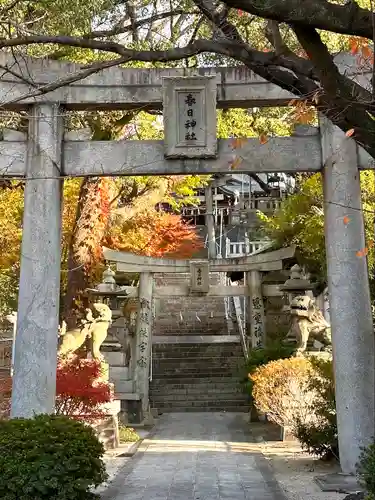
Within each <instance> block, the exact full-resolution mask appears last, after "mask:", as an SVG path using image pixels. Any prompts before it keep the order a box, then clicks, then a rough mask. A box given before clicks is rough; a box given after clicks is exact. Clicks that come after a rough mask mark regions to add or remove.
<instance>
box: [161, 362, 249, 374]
mask: <svg viewBox="0 0 375 500" xmlns="http://www.w3.org/2000/svg"><path fill="white" fill-rule="evenodd" d="M243 366H244V365H243V364H241V363H239V362H236V361H233V362H230V361H227V360H226V361H218V362H212V361H211V362H208V361H207V362H206V363H205V362H200V361H198V360H196V361H192V360H191V361H181V362H178V361H174V362H170V363H156V362H155V363H152V369H153V370H154V372H164V371H168V370H175V369H178V370H188V371H197V370H202V371H208V370H222V371H229V372H230V373H232V372H233V371H236V370H237V371H239V370H240V369H241V368H242V367H243Z"/></svg>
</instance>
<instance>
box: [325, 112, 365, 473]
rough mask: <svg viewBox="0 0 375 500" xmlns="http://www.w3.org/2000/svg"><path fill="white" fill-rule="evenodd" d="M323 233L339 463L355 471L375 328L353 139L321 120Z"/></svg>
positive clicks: (361, 443)
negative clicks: (374, 326)
mask: <svg viewBox="0 0 375 500" xmlns="http://www.w3.org/2000/svg"><path fill="white" fill-rule="evenodd" d="M321 131H322V149H323V162H324V212H325V239H326V253H327V267H328V289H329V297H330V319H331V327H332V347H333V363H334V374H335V390H336V409H337V426H338V440H339V453H340V465H341V468H342V471H343V472H344V473H348V474H354V473H355V470H356V463H357V461H358V457H359V454H360V450H361V447H362V446H367V445H369V444H370V443H371V442H372V439H373V437H374V421H375V420H374V417H375V413H374V408H375V405H374V395H375V392H374V390H375V384H374V376H375V367H374V356H375V346H374V331H373V324H372V315H371V301H370V290H369V281H368V271H367V260H366V256H365V255H364V254H361V253H358V252H360V251H361V250H363V249H364V248H365V232H364V220H363V213H362V205H361V188H360V179H359V171H358V161H357V146H356V143H355V142H354V140H353V139H350V138H347V137H345V135H344V134H343V133H342V132H341V131H340V130H339V129H337V127H334V125H333V124H332V123H331V122H329V121H328V120H326V119H322V120H321Z"/></svg>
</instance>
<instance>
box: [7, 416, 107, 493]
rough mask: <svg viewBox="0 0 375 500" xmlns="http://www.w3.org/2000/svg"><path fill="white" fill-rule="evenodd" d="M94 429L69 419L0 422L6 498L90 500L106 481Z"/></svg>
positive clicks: (60, 417) (58, 417)
mask: <svg viewBox="0 0 375 500" xmlns="http://www.w3.org/2000/svg"><path fill="white" fill-rule="evenodd" d="M103 454H104V447H103V445H102V443H100V442H99V440H98V439H97V437H96V435H95V432H94V430H93V429H92V428H91V427H89V426H87V425H85V424H83V423H81V422H79V421H77V420H73V419H70V418H68V417H65V416H57V415H52V416H49V415H38V416H36V417H35V418H33V419H12V420H3V421H0V498H1V499H2V500H47V499H48V500H87V499H92V498H96V497H97V496H96V495H95V494H93V493H91V492H90V491H89V490H90V488H91V487H97V486H99V485H100V484H101V483H103V482H104V481H105V480H106V479H107V474H106V472H105V465H104V462H103V460H102V456H103Z"/></svg>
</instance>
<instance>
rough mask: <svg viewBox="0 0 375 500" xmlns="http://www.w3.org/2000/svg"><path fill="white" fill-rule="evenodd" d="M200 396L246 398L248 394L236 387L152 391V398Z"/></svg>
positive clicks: (160, 389)
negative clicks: (234, 395) (238, 395)
mask: <svg viewBox="0 0 375 500" xmlns="http://www.w3.org/2000/svg"><path fill="white" fill-rule="evenodd" d="M199 394H204V395H208V394H215V396H217V395H219V396H220V395H221V394H225V395H226V396H227V395H228V394H229V395H230V394H236V395H237V394H240V395H241V396H243V397H246V394H245V393H244V391H243V390H242V389H241V387H240V388H238V387H236V386H233V385H229V386H228V387H221V388H220V389H208V388H207V389H200V388H199V389H169V387H166V388H159V390H155V389H153V391H152V397H154V396H155V397H164V396H165V397H167V396H169V395H175V396H186V397H194V396H196V395H199Z"/></svg>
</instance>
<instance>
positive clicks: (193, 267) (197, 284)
mask: <svg viewBox="0 0 375 500" xmlns="http://www.w3.org/2000/svg"><path fill="white" fill-rule="evenodd" d="M190 276H191V282H190V290H191V291H192V292H196V293H197V292H200V293H208V291H209V289H210V272H209V267H208V261H207V260H196V261H190Z"/></svg>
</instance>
